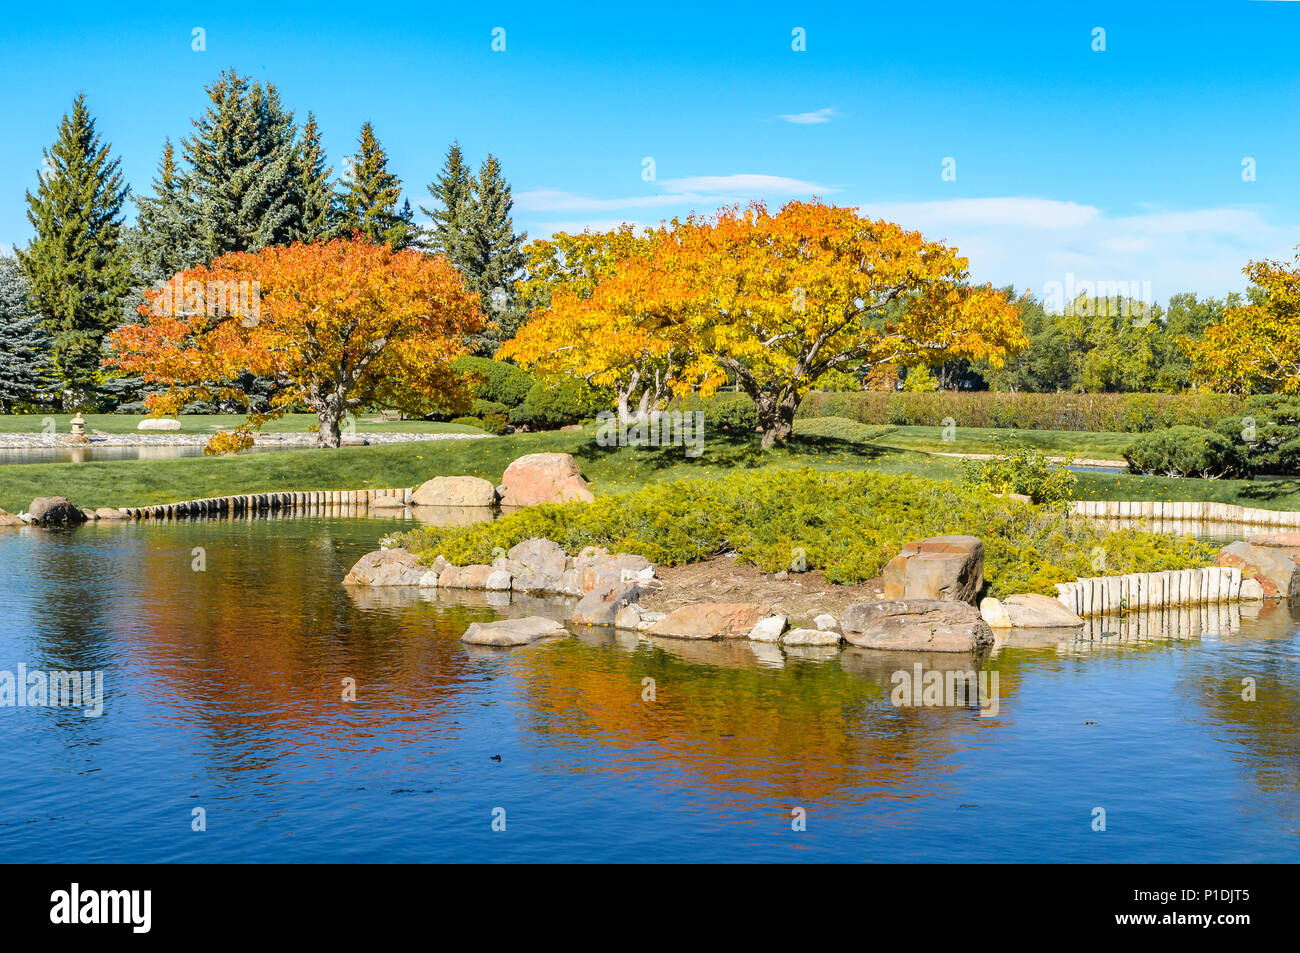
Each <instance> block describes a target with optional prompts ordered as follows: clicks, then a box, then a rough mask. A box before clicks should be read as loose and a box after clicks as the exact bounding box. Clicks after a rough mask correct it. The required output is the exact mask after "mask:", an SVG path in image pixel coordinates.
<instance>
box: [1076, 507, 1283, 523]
mask: <svg viewBox="0 0 1300 953" xmlns="http://www.w3.org/2000/svg"><path fill="white" fill-rule="evenodd" d="M1074 512H1075V513H1077V514H1078V515H1080V516H1088V517H1093V518H1096V519H1145V520H1153V521H1166V520H1168V521H1184V520H1186V521H1200V522H1207V523H1242V524H1245V525H1248V526H1270V527H1276V528H1277V529H1300V512H1296V511H1294V510H1262V509H1258V508H1256V507H1251V506H1238V505H1237V504H1236V503H1208V502H1205V501H1202V500H1177V501H1169V500H1075V501H1074Z"/></svg>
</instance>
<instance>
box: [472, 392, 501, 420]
mask: <svg viewBox="0 0 1300 953" xmlns="http://www.w3.org/2000/svg"><path fill="white" fill-rule="evenodd" d="M470 413H471V414H473V415H474V416H475V417H486V416H488V415H489V414H500V415H501V416H502V417H504V416H506V415H507V414H509V413H510V408H509V407H507V406H506V405H505V404H502V403H499V402H498V401H495V400H483V399H482V398H481V397H480V398H478V399H476V400H475V401H474V405H473V407H471V408H470Z"/></svg>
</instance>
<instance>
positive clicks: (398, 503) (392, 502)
mask: <svg viewBox="0 0 1300 953" xmlns="http://www.w3.org/2000/svg"><path fill="white" fill-rule="evenodd" d="M370 508H371V509H372V510H404V509H406V501H405V500H403V499H402V498H401V497H400V496H374V497H371V498H370Z"/></svg>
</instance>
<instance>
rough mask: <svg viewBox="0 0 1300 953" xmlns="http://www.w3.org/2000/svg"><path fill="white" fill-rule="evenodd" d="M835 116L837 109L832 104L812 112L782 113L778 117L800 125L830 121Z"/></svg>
mask: <svg viewBox="0 0 1300 953" xmlns="http://www.w3.org/2000/svg"><path fill="white" fill-rule="evenodd" d="M834 116H835V109H834V108H833V107H831V106H827V107H825V108H823V109H817V110H814V111H813V112H810V113H782V114H781V115H780V116H778V117H777V118H779V119H784V120H785V121H786V122H792V123H795V124H796V125H799V126H816V125H820V124H821V123H824V122H830V121H831V119H832V118H833V117H834Z"/></svg>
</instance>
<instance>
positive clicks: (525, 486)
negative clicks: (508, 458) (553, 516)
mask: <svg viewBox="0 0 1300 953" xmlns="http://www.w3.org/2000/svg"><path fill="white" fill-rule="evenodd" d="M501 485H502V486H503V487H505V491H504V492H503V493H502V494H501V505H502V506H535V505H536V504H538V503H567V502H569V501H571V500H580V501H582V502H584V503H590V502H591V501H592V500H594V499H595V497H594V496H592V495H591V490H589V489H587V481H586V480H584V479H583V478H582V471H581V470H579V469H578V462H577V461H576V460H574V459H573V456H572V455H571V454H567V453H530V454H527V455H525V456H522V457H520V458H519V459H518V460H516V461H514V462H513V463H512V464H510V466H508V467H506V472H505V474H504V475H503V476H502V477H501Z"/></svg>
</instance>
